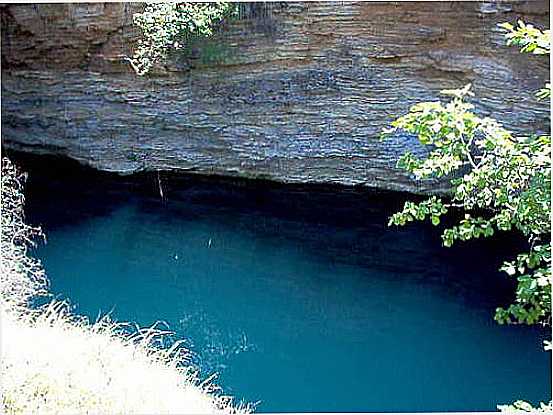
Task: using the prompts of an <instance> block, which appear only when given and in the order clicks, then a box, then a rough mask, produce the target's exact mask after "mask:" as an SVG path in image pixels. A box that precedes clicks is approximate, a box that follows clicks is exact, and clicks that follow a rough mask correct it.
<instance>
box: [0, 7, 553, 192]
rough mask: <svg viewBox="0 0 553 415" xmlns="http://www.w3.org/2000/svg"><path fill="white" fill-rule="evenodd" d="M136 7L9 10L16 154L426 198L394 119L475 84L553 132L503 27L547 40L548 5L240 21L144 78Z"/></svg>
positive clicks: (535, 63)
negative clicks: (137, 53) (540, 32)
mask: <svg viewBox="0 0 553 415" xmlns="http://www.w3.org/2000/svg"><path fill="white" fill-rule="evenodd" d="M140 7H142V6H141V5H140V4H136V3H105V4H102V3H94V4H77V3H75V4H35V5H32V4H14V5H2V6H1V18H2V20H1V22H2V139H3V145H4V146H5V148H10V149H17V150H24V151H30V152H35V153H55V154H63V155H66V156H68V157H71V158H73V159H76V160H78V161H80V162H82V163H85V164H88V165H92V166H94V167H96V168H98V169H103V170H109V171H115V172H120V173H129V172H134V171H138V170H145V169H146V170H182V171H189V172H197V173H203V174H221V175H234V176H244V177H263V178H268V179H272V180H277V181H283V182H327V183H342V184H363V185H366V186H372V187H380V188H386V189H394V190H408V191H425V190H428V186H429V185H428V184H421V183H415V182H413V181H412V180H411V179H409V178H408V177H407V176H405V175H404V174H403V173H402V172H401V171H399V170H397V169H396V168H395V162H396V160H397V158H398V156H399V155H400V154H401V153H402V152H403V151H404V150H405V149H406V148H411V149H414V150H416V151H422V150H421V149H420V148H417V146H416V144H415V143H414V141H413V140H412V139H408V138H401V137H398V138H395V139H392V140H389V141H386V142H381V141H379V139H378V134H379V131H380V130H381V129H382V128H383V127H384V126H386V125H387V123H388V122H389V121H390V120H391V119H392V118H393V117H394V116H396V115H399V114H401V113H404V112H405V111H406V110H407V109H408V107H409V106H410V105H412V104H413V103H415V102H418V101H421V100H430V99H436V98H437V96H438V91H439V90H441V89H444V88H454V87H460V86H463V85H465V84H466V83H468V82H472V83H473V85H474V91H475V93H476V102H475V103H476V105H477V108H478V111H480V112H481V113H484V114H490V115H493V116H494V117H496V118H498V119H500V120H503V121H504V122H505V124H506V125H507V126H509V127H511V128H513V129H515V130H518V131H535V130H540V129H541V130H544V129H546V128H548V123H547V121H545V120H546V119H547V116H548V109H547V108H544V106H543V105H542V104H538V103H537V102H536V101H535V99H534V97H533V91H534V90H536V89H538V88H539V87H540V86H541V84H542V82H543V81H544V80H545V79H547V77H548V72H549V63H548V60H547V59H545V58H543V57H542V58H540V57H536V56H521V55H520V54H519V53H518V51H517V50H516V49H514V48H508V47H506V46H505V45H504V39H503V37H502V34H501V33H500V31H499V30H498V29H497V27H496V24H497V23H498V22H503V21H511V22H512V21H514V20H515V19H516V18H522V19H523V20H525V21H532V22H535V23H536V24H537V25H538V26H541V27H544V26H547V22H548V20H549V3H548V2H547V1H534V2H513V3H506V2H501V3H486V2H389V3H382V2H379V3H366V2H325V3H323V2H321V3H316V2H310V3H307V2H305V3H304V2H294V3H269V4H265V5H264V4H257V5H249V6H247V5H246V6H242V11H243V13H242V15H241V17H240V18H239V19H236V20H233V21H229V22H226V23H225V24H223V25H222V27H221V28H220V30H219V31H218V32H217V34H216V35H215V36H214V37H213V38H212V39H210V40H208V41H205V42H203V43H202V44H195V45H193V48H192V51H193V53H192V55H191V56H190V57H188V58H186V59H182V58H179V57H178V56H177V57H174V59H172V60H171V61H170V62H169V63H167V65H166V66H165V67H164V68H160V69H159V70H157V71H156V72H155V73H153V74H151V75H150V76H147V77H138V76H137V75H135V74H134V73H133V71H132V69H131V68H130V66H129V64H128V63H127V61H126V60H125V56H130V55H131V54H132V47H133V44H134V42H135V41H136V38H137V36H138V33H137V30H136V29H135V28H133V25H132V15H133V13H134V12H136V11H137V10H139V8H140Z"/></svg>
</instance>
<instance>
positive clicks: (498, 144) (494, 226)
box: [384, 22, 551, 324]
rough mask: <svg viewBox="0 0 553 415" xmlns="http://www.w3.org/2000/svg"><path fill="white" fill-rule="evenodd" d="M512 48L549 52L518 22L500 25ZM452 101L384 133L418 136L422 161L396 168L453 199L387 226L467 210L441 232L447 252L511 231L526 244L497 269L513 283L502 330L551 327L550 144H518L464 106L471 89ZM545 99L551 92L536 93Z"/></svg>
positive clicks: (403, 214)
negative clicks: (439, 181) (437, 185)
mask: <svg viewBox="0 0 553 415" xmlns="http://www.w3.org/2000/svg"><path fill="white" fill-rule="evenodd" d="M502 27H503V28H504V29H506V30H507V31H508V32H507V34H506V38H507V41H508V43H509V44H513V45H518V46H521V47H522V50H523V51H526V52H531V53H534V54H546V53H549V31H546V32H541V31H539V30H538V29H536V28H534V27H533V26H531V25H524V24H523V23H522V22H519V25H518V26H517V27H516V28H513V27H512V26H510V25H506V24H504V25H502ZM442 93H443V94H444V95H446V96H448V97H449V102H446V103H442V102H424V103H419V104H417V105H414V106H413V107H411V109H410V112H409V113H408V114H406V115H404V116H402V117H400V118H398V119H397V120H395V121H394V122H393V123H392V128H390V129H388V130H385V131H384V134H385V135H386V134H389V133H392V132H395V131H397V130H402V131H405V132H408V133H410V134H413V135H416V136H417V137H418V140H419V142H420V143H422V144H424V145H427V146H429V148H430V150H429V153H428V155H427V156H426V157H425V158H417V157H415V156H414V155H413V154H412V153H406V154H405V155H403V156H402V157H401V158H400V160H399V161H398V166H400V167H402V168H404V169H405V170H407V171H408V172H410V173H412V174H413V175H414V176H415V178H416V179H429V178H440V177H443V178H447V179H449V180H450V182H451V186H452V187H451V198H450V199H447V200H445V198H441V197H438V196H432V197H430V198H428V199H427V200H424V201H422V202H420V203H414V202H407V203H405V206H404V208H403V210H402V211H400V212H397V213H395V214H394V215H393V216H392V217H391V218H390V222H389V224H393V225H405V224H406V223H408V222H411V221H414V220H419V221H422V220H425V219H430V221H431V222H432V224H433V225H438V224H439V223H440V219H441V217H442V216H443V215H445V214H447V213H448V212H450V211H455V210H461V211H464V212H465V214H464V218H463V219H461V220H459V221H458V223H457V224H455V225H454V226H450V227H448V228H446V229H445V230H444V231H443V234H442V239H443V243H444V245H445V246H451V245H452V244H453V243H454V242H455V241H458V240H461V241H466V240H469V239H474V238H479V237H488V236H492V235H494V234H495V233H496V232H498V231H509V230H511V229H516V230H518V231H520V232H522V234H523V235H525V236H526V237H527V238H528V241H529V248H528V251H527V252H524V253H521V254H520V255H518V256H517V257H516V258H515V259H514V260H513V261H507V262H505V263H504V264H503V266H502V267H501V270H503V271H505V272H506V273H507V274H509V275H512V276H516V278H517V281H518V286H517V290H516V300H515V302H514V304H511V305H510V306H509V307H507V308H506V309H504V308H498V309H497V310H496V315H495V318H496V320H497V321H498V322H500V323H515V322H516V323H527V324H532V323H537V322H543V323H547V322H550V319H551V270H550V265H551V250H550V239H549V238H550V232H551V222H550V215H551V149H550V146H551V138H550V137H549V136H545V135H529V136H527V137H519V136H515V135H513V134H512V133H511V132H509V131H507V130H506V129H505V128H503V127H502V126H501V124H500V123H499V122H497V121H496V120H494V119H492V118H489V117H484V118H482V117H479V116H478V115H476V114H475V113H474V111H473V109H474V106H473V105H472V104H470V103H469V102H467V98H468V97H470V96H472V95H473V93H472V92H471V86H470V84H469V85H467V86H465V87H464V88H462V89H458V90H448V91H442ZM540 95H541V96H548V92H547V90H546V92H540Z"/></svg>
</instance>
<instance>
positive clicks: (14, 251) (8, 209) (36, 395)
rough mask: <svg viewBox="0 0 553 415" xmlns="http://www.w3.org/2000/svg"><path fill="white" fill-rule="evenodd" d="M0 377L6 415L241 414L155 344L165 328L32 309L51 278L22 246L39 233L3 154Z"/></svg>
mask: <svg viewBox="0 0 553 415" xmlns="http://www.w3.org/2000/svg"><path fill="white" fill-rule="evenodd" d="M2 173H3V174H2V210H1V212H2V229H1V233H2V238H1V254H2V258H1V259H2V261H1V270H0V272H1V276H0V311H1V312H2V326H1V345H0V346H1V349H0V350H1V352H2V361H1V367H0V375H1V380H2V405H3V412H5V413H7V414H38V413H40V414H81V413H82V414H84V413H102V414H152V413H156V414H161V413H166V414H203V413H247V412H250V411H251V407H249V406H241V405H239V406H236V405H233V402H232V399H231V398H228V397H224V396H222V395H220V394H219V393H218V392H219V391H218V390H217V388H216V387H214V386H213V385H211V384H210V383H209V382H204V383H200V382H199V380H198V378H197V376H196V373H195V372H194V371H193V370H192V369H191V368H190V367H189V366H187V365H186V351H185V350H184V349H183V348H181V347H180V345H179V344H178V343H176V344H174V346H173V347H172V348H170V349H164V348H160V347H158V345H159V344H160V343H159V340H160V338H161V337H163V336H164V335H166V333H165V332H163V331H160V330H157V329H156V328H150V329H145V330H135V331H134V334H128V333H129V331H128V330H127V331H124V330H122V325H120V324H116V323H113V322H111V321H109V319H107V318H104V319H103V320H101V321H99V322H97V323H95V324H90V323H89V322H88V321H87V320H86V319H84V318H81V317H78V316H75V315H72V314H71V312H70V311H69V307H68V306H67V305H66V304H65V303H60V302H50V303H49V304H48V305H47V306H45V307H43V308H41V309H39V310H32V309H30V308H29V307H28V302H29V300H30V299H31V298H33V297H34V296H36V295H40V294H43V293H45V291H46V288H47V280H46V278H45V275H44V271H43V269H42V267H41V266H40V263H39V262H38V261H36V260H35V259H33V258H31V257H30V256H29V255H28V252H27V250H28V247H29V245H30V244H31V243H32V241H33V240H34V238H36V236H37V235H40V232H39V231H38V230H37V229H34V228H31V227H29V226H27V225H26V224H25V223H24V220H23V203H24V199H23V192H22V181H23V177H22V176H21V175H20V174H19V173H18V172H17V171H16V169H15V168H14V166H13V165H12V164H11V163H10V162H9V160H7V159H3V160H2Z"/></svg>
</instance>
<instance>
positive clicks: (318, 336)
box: [28, 167, 551, 412]
mask: <svg viewBox="0 0 553 415" xmlns="http://www.w3.org/2000/svg"><path fill="white" fill-rule="evenodd" d="M162 179H163V180H162V183H163V186H164V194H165V197H166V198H165V200H161V199H160V197H159V194H158V189H157V184H156V183H157V178H154V177H147V176H145V177H141V178H123V179H121V178H116V177H112V176H106V175H94V174H92V173H90V172H87V171H84V172H81V171H80V170H78V169H77V171H75V172H74V171H70V172H67V171H63V170H62V171H58V172H56V171H52V169H51V167H50V168H49V171H46V170H40V169H38V170H37V171H34V172H33V171H31V176H30V181H29V186H28V217H29V220H31V221H32V222H33V223H37V224H40V225H42V227H43V229H44V231H45V233H46V235H47V244H45V245H43V246H41V247H40V248H39V249H38V250H37V254H38V255H39V256H40V258H42V260H43V262H44V266H45V267H46V270H47V273H48V275H49V277H50V279H51V289H52V291H53V292H54V293H55V294H56V295H57V296H58V297H59V298H65V297H69V298H70V299H71V300H72V302H73V303H74V304H75V306H76V310H77V311H78V312H80V313H83V314H85V315H88V316H89V317H90V318H91V319H95V318H96V317H97V316H98V314H99V313H106V312H111V314H112V316H113V317H114V318H116V319H119V320H125V321H133V322H137V323H139V324H140V325H151V324H153V323H155V322H156V321H158V320H163V321H165V322H166V323H167V324H168V325H169V327H170V328H171V329H172V330H174V331H175V332H176V337H177V338H180V339H186V345H187V346H188V347H189V348H190V350H191V351H192V352H193V358H192V361H193V362H194V364H196V365H197V366H198V367H199V368H200V369H201V373H202V376H204V377H206V376H208V375H209V374H211V373H213V372H217V373H218V374H219V376H218V380H217V382H218V383H219V384H220V385H221V386H222V387H223V390H224V392H225V393H226V394H231V395H234V396H236V397H237V399H243V400H245V401H248V402H257V401H259V404H258V411H260V412H273V411H276V412H286V411H296V412H303V411H344V412H349V411H477V410H478V411H486V410H494V409H495V405H496V404H498V403H506V402H510V401H513V400H515V399H519V398H524V399H527V400H531V401H534V402H535V401H539V400H549V399H551V395H550V389H551V380H550V375H549V373H550V367H551V357H550V354H547V353H546V352H544V351H543V350H542V346H541V345H542V341H543V339H544V338H546V337H545V330H540V329H539V328H536V327H522V326H521V327H505V326H499V325H497V324H496V323H495V322H494V321H493V311H494V309H495V307H497V306H500V305H505V304H507V303H508V302H509V301H510V300H511V298H512V291H513V286H512V282H511V281H509V280H508V278H507V277H506V276H504V275H502V274H500V273H498V272H496V271H495V270H496V269H497V268H498V266H499V263H500V260H501V258H502V257H503V256H504V255H506V253H514V252H516V246H517V244H518V243H519V241H514V240H513V241H510V240H506V239H505V237H503V238H501V239H495V240H491V241H486V242H485V243H484V242H476V243H472V244H467V245H465V246H462V247H457V248H452V249H445V248H442V247H441V246H440V239H439V233H438V232H437V231H436V230H435V229H434V228H432V227H430V226H424V225H422V226H421V225H414V226H411V227H407V228H403V229H394V228H388V227H386V221H387V217H388V216H389V214H391V213H392V212H393V211H394V210H395V209H397V207H398V206H400V205H401V204H402V203H403V196H401V195H389V194H374V193H366V192H360V191H353V190H350V191H345V190H338V189H323V188H311V189H309V188H298V187H283V186H270V185H268V184H264V183H261V184H259V185H257V186H254V185H251V184H247V183H244V182H229V181H223V182H221V181H216V180H204V179H200V178H194V177H184V178H181V179H171V180H168V179H164V178H162Z"/></svg>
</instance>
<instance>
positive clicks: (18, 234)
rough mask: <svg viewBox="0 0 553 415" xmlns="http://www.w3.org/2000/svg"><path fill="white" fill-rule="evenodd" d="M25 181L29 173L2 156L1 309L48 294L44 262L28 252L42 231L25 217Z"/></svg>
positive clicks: (17, 306) (20, 305)
mask: <svg viewBox="0 0 553 415" xmlns="http://www.w3.org/2000/svg"><path fill="white" fill-rule="evenodd" d="M24 182H25V176H24V175H23V174H21V173H20V172H19V171H18V170H17V169H16V168H15V166H14V165H13V164H12V162H11V161H10V160H9V159H8V158H5V157H4V158H2V204H1V209H0V212H1V214H0V217H1V220H2V223H1V227H0V234H1V240H0V253H1V261H0V313H1V312H3V311H5V310H6V309H10V310H13V311H18V310H22V309H25V307H26V304H27V302H28V301H29V299H30V298H31V297H33V296H36V295H40V294H44V293H45V292H46V288H47V280H46V277H45V275H44V270H43V269H42V266H41V264H40V262H39V261H38V260H36V259H35V258H32V257H30V256H28V255H27V251H28V249H29V247H30V246H32V245H33V244H34V241H35V240H36V239H37V238H39V237H41V236H42V233H41V232H40V229H37V228H34V227H31V226H29V225H27V224H26V223H25V221H24V212H23V206H24V203H25V198H24V196H23V185H24Z"/></svg>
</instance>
